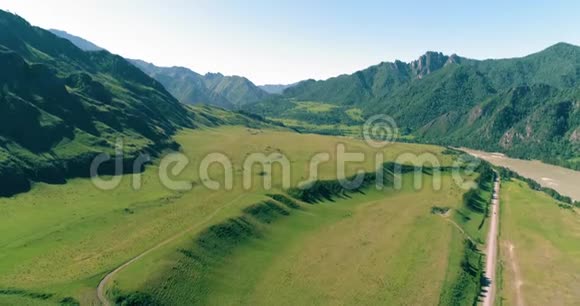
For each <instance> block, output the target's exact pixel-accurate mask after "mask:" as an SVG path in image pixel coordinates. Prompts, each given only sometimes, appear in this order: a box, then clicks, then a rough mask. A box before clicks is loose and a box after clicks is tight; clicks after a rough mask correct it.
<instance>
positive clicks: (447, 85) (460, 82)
mask: <svg viewBox="0 0 580 306" xmlns="http://www.w3.org/2000/svg"><path fill="white" fill-rule="evenodd" d="M55 33H57V34H59V32H55ZM59 35H61V36H65V37H66V38H67V39H70V40H71V41H72V42H74V43H75V44H77V45H78V46H79V47H81V48H89V49H90V48H95V46H91V45H90V44H89V45H87V43H86V41H85V40H82V39H79V38H78V37H76V38H75V37H74V36H71V35H70V34H66V35H64V34H62V33H60V34H59ZM97 48H98V47H97ZM131 62H132V63H133V64H134V65H136V66H137V67H139V68H140V69H141V70H142V71H144V72H145V73H146V74H147V75H149V76H151V77H153V78H155V79H156V80H158V81H159V82H160V83H161V84H163V86H164V87H165V88H166V89H167V90H168V91H169V92H170V93H171V94H172V95H173V96H175V97H177V99H178V100H179V101H181V102H183V103H188V104H197V103H205V104H210V105H216V106H220V107H224V108H230V109H238V108H243V109H244V110H246V111H249V112H254V113H256V114H259V115H262V116H266V117H281V118H283V117H285V116H288V114H289V112H287V110H288V108H289V107H290V106H289V105H290V104H292V103H294V102H293V101H319V102H324V103H331V104H335V105H336V107H335V108H333V109H332V113H327V112H320V111H318V112H316V113H312V114H308V115H307V116H303V117H307V118H308V120H309V121H310V122H309V123H314V124H320V123H333V124H334V123H340V122H342V121H343V119H345V118H347V121H348V122H343V123H348V124H352V123H353V122H352V121H353V119H352V118H350V116H349V115H348V113H347V111H349V110H350V109H357V111H360V112H361V116H358V117H359V118H360V119H357V120H362V118H365V117H369V116H371V115H374V114H386V115H389V116H391V117H393V118H394V119H395V120H396V121H397V123H398V125H399V126H400V128H401V130H402V131H403V132H404V133H406V134H410V135H412V137H411V138H413V139H414V140H415V141H421V142H429V143H436V144H443V145H456V146H468V147H472V148H476V149H484V150H491V151H501V152H505V153H508V154H510V155H512V156H516V157H522V158H538V159H542V160H544V161H548V162H551V163H556V164H560V165H563V166H567V167H572V168H577V169H580V154H579V153H578V152H580V111H579V107H580V106H579V105H580V102H579V101H580V86H579V84H580V48H579V47H577V46H573V45H570V44H566V43H559V44H556V45H554V46H552V47H550V48H547V49H546V50H544V51H542V52H538V53H535V54H532V55H529V56H526V57H522V58H513V59H500V60H482V61H480V60H473V59H468V58H464V57H460V56H458V55H444V54H442V53H439V52H427V53H425V54H424V55H422V56H421V57H420V58H418V59H417V60H415V61H413V62H410V63H404V62H401V61H395V62H392V63H389V62H383V63H380V64H378V65H375V66H371V67H368V68H367V69H364V70H361V71H358V72H355V73H353V74H348V75H341V76H337V77H334V78H330V79H328V80H324V81H315V80H305V81H302V82H299V83H297V84H291V85H264V86H262V87H258V86H255V85H254V84H253V83H252V82H250V81H249V80H247V79H246V78H243V77H237V76H232V77H228V76H223V75H221V74H219V73H217V74H206V75H200V74H198V73H195V72H193V71H191V70H189V69H187V68H181V67H170V68H165V67H157V66H154V65H152V64H149V63H146V62H143V61H139V60H132V61H131ZM301 112H304V110H301ZM355 121H356V120H355ZM358 123H362V121H361V122H358Z"/></svg>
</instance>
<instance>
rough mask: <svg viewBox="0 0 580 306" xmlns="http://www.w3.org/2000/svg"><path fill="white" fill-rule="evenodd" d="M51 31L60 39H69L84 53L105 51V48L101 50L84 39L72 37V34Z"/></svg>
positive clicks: (55, 30)
mask: <svg viewBox="0 0 580 306" xmlns="http://www.w3.org/2000/svg"><path fill="white" fill-rule="evenodd" d="M49 31H50V32H52V34H54V35H56V36H58V37H62V38H65V39H68V40H69V41H70V42H72V43H73V44H74V45H75V46H77V47H78V48H79V49H81V50H84V51H102V50H105V49H104V48H101V47H99V46H97V45H95V44H93V43H92V42H90V41H88V40H86V39H84V38H82V37H78V36H75V35H72V34H70V33H67V32H65V31H61V30H57V29H50V30H49Z"/></svg>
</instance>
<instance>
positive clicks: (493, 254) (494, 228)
mask: <svg viewBox="0 0 580 306" xmlns="http://www.w3.org/2000/svg"><path fill="white" fill-rule="evenodd" d="M499 188H500V182H499V174H498V173H497V172H496V181H495V182H494V187H493V198H492V200H491V223H490V226H489V232H488V235H487V247H486V252H485V255H486V257H485V277H486V278H487V280H488V281H489V286H488V287H487V293H486V295H485V296H484V297H483V303H482V305H483V306H493V305H494V302H495V290H496V277H495V271H496V269H497V245H498V243H497V240H498V229H499Z"/></svg>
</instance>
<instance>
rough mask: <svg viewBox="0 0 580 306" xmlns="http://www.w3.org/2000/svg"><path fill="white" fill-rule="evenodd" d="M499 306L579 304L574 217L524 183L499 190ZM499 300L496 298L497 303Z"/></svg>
mask: <svg viewBox="0 0 580 306" xmlns="http://www.w3.org/2000/svg"><path fill="white" fill-rule="evenodd" d="M500 196H501V204H502V210H501V237H500V247H501V248H500V260H501V266H500V269H501V276H502V282H501V290H500V291H501V292H500V295H501V299H498V304H501V305H522V304H525V305H578V304H579V303H580V243H579V241H580V217H579V216H578V210H573V209H563V208H561V207H559V206H558V202H557V201H555V200H554V199H552V198H551V197H549V196H548V195H546V194H544V193H541V192H538V191H533V190H531V189H529V188H528V186H527V184H526V183H525V182H521V181H517V180H513V181H510V182H503V183H502V189H501V195H500ZM499 297H500V296H498V298H499Z"/></svg>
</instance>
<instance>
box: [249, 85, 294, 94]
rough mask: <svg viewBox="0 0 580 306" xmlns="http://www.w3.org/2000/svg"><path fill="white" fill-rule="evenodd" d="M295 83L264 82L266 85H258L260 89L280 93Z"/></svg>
mask: <svg viewBox="0 0 580 306" xmlns="http://www.w3.org/2000/svg"><path fill="white" fill-rule="evenodd" d="M296 84H298V83H293V84H288V85H282V84H266V85H259V86H258V87H260V88H261V89H262V90H264V91H265V92H267V93H271V94H282V93H283V92H284V90H286V89H287V88H290V87H293V86H296Z"/></svg>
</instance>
